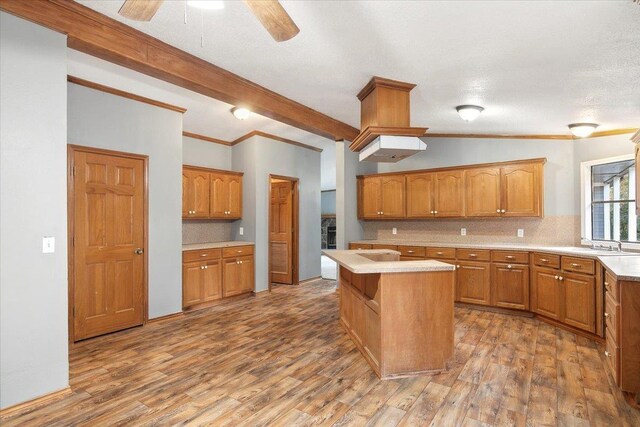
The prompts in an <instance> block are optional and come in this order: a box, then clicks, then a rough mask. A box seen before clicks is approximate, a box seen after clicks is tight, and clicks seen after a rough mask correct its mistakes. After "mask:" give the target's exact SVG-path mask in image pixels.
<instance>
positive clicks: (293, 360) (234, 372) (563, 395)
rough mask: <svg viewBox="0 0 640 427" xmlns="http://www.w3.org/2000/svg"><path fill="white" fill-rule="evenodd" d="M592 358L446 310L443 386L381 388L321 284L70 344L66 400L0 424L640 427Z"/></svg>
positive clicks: (565, 336) (550, 335) (588, 350)
mask: <svg viewBox="0 0 640 427" xmlns="http://www.w3.org/2000/svg"><path fill="white" fill-rule="evenodd" d="M601 353H602V351H601V349H599V348H598V346H597V345H596V344H595V343H594V342H592V341H590V340H587V339H584V338H581V337H576V336H575V335H574V334H572V333H569V332H565V331H563V330H560V329H557V328H555V327H553V326H550V325H547V324H545V323H542V322H539V321H537V320H535V319H530V318H523V317H514V316H508V315H503V314H495V313H490V312H483V311H477V310H470V309H456V357H455V361H454V362H453V363H452V365H451V369H450V370H449V371H448V372H447V373H444V374H440V375H436V376H427V377H418V378H407V379H397V380H391V381H380V380H378V378H377V377H376V376H375V374H374V373H373V372H372V371H371V369H370V368H369V366H368V365H367V363H366V362H365V361H364V359H363V358H362V356H361V355H360V353H358V351H357V350H356V349H355V347H354V345H353V344H352V343H351V341H350V339H349V338H348V336H347V334H346V333H345V332H344V331H343V329H342V328H341V327H340V325H339V323H338V295H337V293H336V292H335V282H331V281H320V282H315V283H312V284H308V285H302V286H299V287H283V286H280V287H276V288H275V289H274V290H273V292H271V293H261V294H259V295H257V296H255V297H250V298H245V299H240V300H232V301H225V302H222V303H221V304H219V305H217V306H215V307H213V308H210V309H205V310H201V311H198V312H192V313H188V314H186V315H185V316H184V317H182V318H178V319H176V320H167V321H165V322H159V323H152V324H149V325H147V326H145V327H142V328H136V329H131V330H128V331H123V332H119V333H115V334H111V335H108V336H104V337H99V338H94V339H91V340H87V341H84V342H81V343H79V344H76V345H74V346H72V348H71V353H70V369H71V379H70V380H71V387H72V390H73V392H72V394H70V395H68V396H67V397H65V398H62V399H60V400H57V401H55V402H52V403H50V404H48V405H46V406H42V407H38V408H32V409H29V410H28V411H26V412H23V413H21V414H16V415H13V416H11V417H6V418H4V419H0V424H2V425H3V426H13V425H136V426H137V425H175V424H184V425H186V424H189V425H204V424H206V425H209V424H211V425H221V426H222V425H225V426H226V425H228V426H245V425H246V426H260V425H277V426H298V425H301V426H302V425H336V426H347V425H380V426H394V425H403V426H422V425H429V424H431V425H435V426H454V425H465V426H482V425H501V426H502V425H531V426H538V425H563V426H582V425H594V426H600V425H601V426H616V425H624V426H640V413H639V412H638V411H637V410H635V409H632V408H631V407H629V406H628V405H627V404H626V403H625V401H624V398H623V396H622V394H621V393H620V392H619V391H618V390H617V389H616V388H615V387H613V386H612V385H611V384H612V383H611V378H610V377H609V376H608V374H607V373H606V370H605V368H604V364H603V360H602V357H601V356H600V354H601Z"/></svg>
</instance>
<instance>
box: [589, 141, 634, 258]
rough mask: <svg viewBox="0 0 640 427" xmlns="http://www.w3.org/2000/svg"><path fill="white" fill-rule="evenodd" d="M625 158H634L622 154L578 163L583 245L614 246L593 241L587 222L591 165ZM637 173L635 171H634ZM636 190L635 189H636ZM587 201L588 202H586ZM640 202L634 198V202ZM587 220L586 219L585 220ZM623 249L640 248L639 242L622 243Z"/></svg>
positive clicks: (613, 244) (613, 245) (604, 242)
mask: <svg viewBox="0 0 640 427" xmlns="http://www.w3.org/2000/svg"><path fill="white" fill-rule="evenodd" d="M625 160H634V155H633V153H632V154H624V155H622V156H615V157H607V158H604V159H596V160H589V161H587V162H581V163H580V230H581V231H582V233H581V235H582V237H581V238H580V244H582V245H585V246H591V245H592V244H593V243H595V244H596V245H600V244H601V245H603V246H604V245H606V246H609V247H615V246H616V244H615V243H613V242H612V243H609V242H607V241H600V240H597V241H595V242H594V241H593V240H592V236H591V227H590V226H589V227H588V226H587V224H589V225H590V224H591V166H595V165H601V164H606V163H614V162H621V161H625ZM636 173H637V171H636ZM636 190H637V189H636ZM587 201H588V202H587ZM638 202H640V201H639V200H636V203H638ZM587 220H588V221H587ZM622 248H623V249H633V250H639V249H640V242H639V243H625V242H623V243H622Z"/></svg>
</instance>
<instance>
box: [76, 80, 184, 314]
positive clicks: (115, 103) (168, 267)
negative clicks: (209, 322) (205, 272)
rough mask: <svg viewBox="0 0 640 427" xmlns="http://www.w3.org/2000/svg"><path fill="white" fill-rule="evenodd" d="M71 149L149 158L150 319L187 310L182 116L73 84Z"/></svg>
mask: <svg viewBox="0 0 640 427" xmlns="http://www.w3.org/2000/svg"><path fill="white" fill-rule="evenodd" d="M68 97H69V99H68V101H69V102H68V141H69V143H70V144H75V145H82V146H88V147H96V148H104V149H109V150H117V151H124V152H127V153H133V154H142V155H147V156H149V247H148V248H147V253H148V255H149V257H148V258H149V269H148V278H149V279H148V280H149V318H155V317H159V316H164V315H167V314H172V313H176V312H179V311H181V310H182V234H181V223H182V220H181V218H182V184H181V183H182V115H181V114H180V113H177V112H175V111H171V110H167V109H164V108H160V107H155V106H152V105H149V104H144V103H141V102H137V101H133V100H130V99H126V98H122V97H119V96H115V95H111V94H108V93H104V92H99V91H96V90H93V89H89V88H86V87H83V86H78V85H75V84H72V83H69V91H68Z"/></svg>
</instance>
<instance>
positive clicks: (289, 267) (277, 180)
mask: <svg viewBox="0 0 640 427" xmlns="http://www.w3.org/2000/svg"><path fill="white" fill-rule="evenodd" d="M298 208H299V207H298V178H291V177H287V176H279V175H269V289H271V285H272V284H285V285H297V284H298V283H299V280H298V240H299V239H298V236H299V234H298V232H299V230H298Z"/></svg>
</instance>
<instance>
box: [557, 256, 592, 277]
mask: <svg viewBox="0 0 640 427" xmlns="http://www.w3.org/2000/svg"><path fill="white" fill-rule="evenodd" d="M562 269H563V270H564V271H573V272H576V273H583V274H593V273H594V272H595V271H596V264H595V262H594V261H593V260H592V259H584V258H575V257H571V256H563V257H562Z"/></svg>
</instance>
